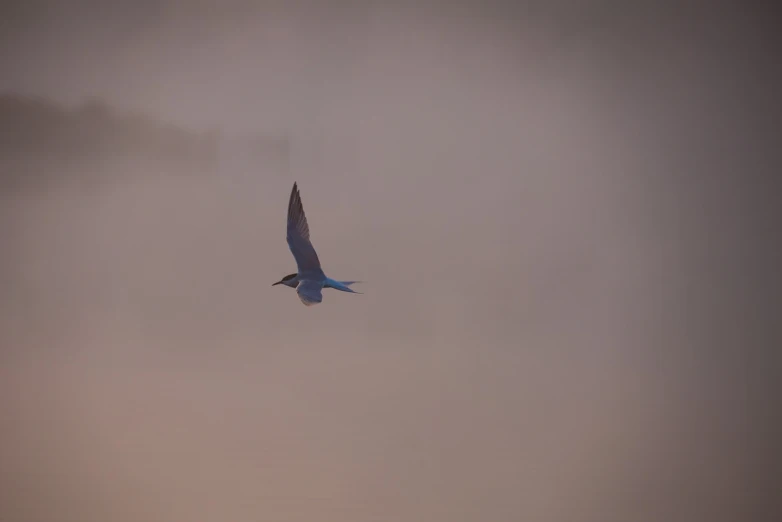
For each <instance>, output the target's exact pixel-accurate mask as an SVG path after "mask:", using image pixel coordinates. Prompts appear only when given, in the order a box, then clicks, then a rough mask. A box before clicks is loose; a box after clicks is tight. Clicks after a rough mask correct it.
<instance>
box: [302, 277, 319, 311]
mask: <svg viewBox="0 0 782 522" xmlns="http://www.w3.org/2000/svg"><path fill="white" fill-rule="evenodd" d="M322 290H323V284H322V283H319V282H318V281H310V280H304V281H302V282H301V283H299V286H297V287H296V293H297V294H299V299H301V302H302V303H304V304H305V305H306V306H312V305H316V304H318V303H320V302H321V301H323V293H322Z"/></svg>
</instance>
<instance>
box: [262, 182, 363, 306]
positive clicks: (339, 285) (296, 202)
mask: <svg viewBox="0 0 782 522" xmlns="http://www.w3.org/2000/svg"><path fill="white" fill-rule="evenodd" d="M287 239H288V247H290V249H291V253H292V254H293V258H294V259H295V260H296V267H297V270H298V271H297V272H296V273H295V274H289V275H286V276H285V277H283V278H282V279H280V280H279V281H277V282H276V283H274V284H273V285H272V286H275V285H285V286H289V287H291V288H295V289H296V293H297V294H298V295H299V299H301V302H302V303H304V304H305V305H306V306H312V305H316V304H318V303H320V302H321V301H323V293H322V291H323V289H324V288H334V289H336V290H340V291H342V292H350V293H351V294H360V293H361V292H356V291H355V290H351V289H350V285H352V284H354V283H358V281H336V280H334V279H331V278H330V277H326V274H324V273H323V269H322V268H321V267H320V260H319V259H318V254H317V253H316V252H315V248H314V247H313V246H312V243H311V242H310V227H309V225H307V216H305V215H304V207H303V206H302V204H301V195H300V194H299V188H298V187H297V186H296V183H294V184H293V190H291V197H290V200H289V201H288V237H287Z"/></svg>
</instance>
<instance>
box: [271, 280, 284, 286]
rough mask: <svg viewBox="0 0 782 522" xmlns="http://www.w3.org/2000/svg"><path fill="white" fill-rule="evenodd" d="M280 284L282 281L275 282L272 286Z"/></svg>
mask: <svg viewBox="0 0 782 522" xmlns="http://www.w3.org/2000/svg"><path fill="white" fill-rule="evenodd" d="M280 283H282V281H277V282H276V283H274V284H273V285H272V286H277V285H278V284H280Z"/></svg>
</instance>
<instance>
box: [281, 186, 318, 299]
mask: <svg viewBox="0 0 782 522" xmlns="http://www.w3.org/2000/svg"><path fill="white" fill-rule="evenodd" d="M287 239H288V247H290V249H291V253H292V254H293V257H294V259H296V265H297V266H298V269H299V277H301V276H305V277H306V276H310V277H313V278H315V279H321V278H323V277H325V276H324V275H323V271H322V270H321V268H320V260H319V259H318V254H317V253H316V252H315V248H314V247H313V246H312V243H311V242H310V227H309V225H308V224H307V216H305V215H304V207H303V206H302V204H301V196H300V195H299V188H298V187H297V186H296V183H294V184H293V190H292V191H291V198H290V201H289V202H288V237H287ZM318 302H320V301H318Z"/></svg>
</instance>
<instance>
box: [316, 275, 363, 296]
mask: <svg viewBox="0 0 782 522" xmlns="http://www.w3.org/2000/svg"><path fill="white" fill-rule="evenodd" d="M356 283H361V281H335V280H334V279H331V278H327V279H326V284H325V285H323V286H324V288H333V289H335V290H339V291H341V292H349V293H351V294H361V293H363V292H356V291H355V290H352V289H351V288H350V286H351V285H354V284H356Z"/></svg>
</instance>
